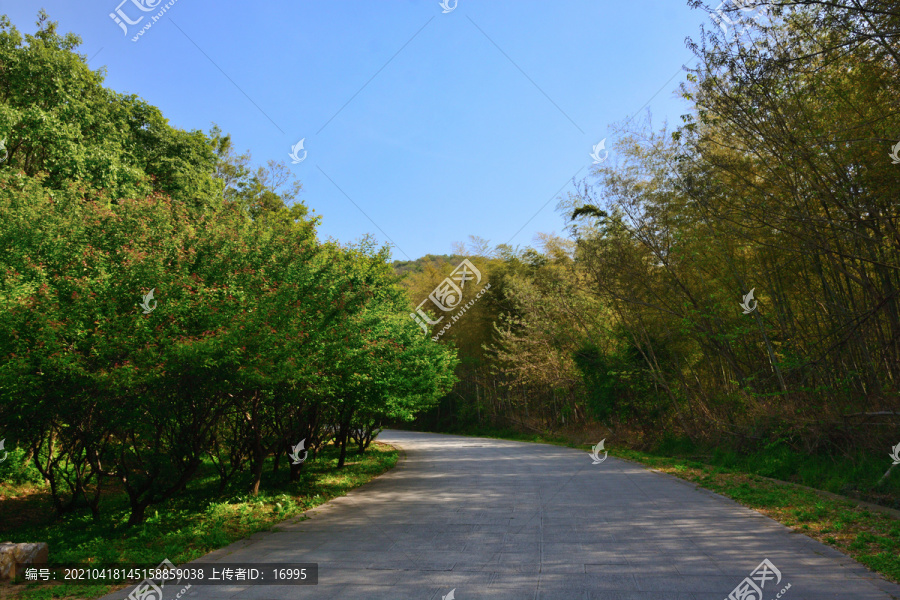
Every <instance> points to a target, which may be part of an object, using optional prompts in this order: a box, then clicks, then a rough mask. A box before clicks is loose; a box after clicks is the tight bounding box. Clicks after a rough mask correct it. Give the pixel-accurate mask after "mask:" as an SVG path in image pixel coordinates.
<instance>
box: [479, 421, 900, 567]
mask: <svg viewBox="0 0 900 600" xmlns="http://www.w3.org/2000/svg"><path fill="white" fill-rule="evenodd" d="M462 435H476V436H478V437H487V438H494V439H506V440H514V441H522V442H538V443H544V444H554V445H558V446H567V447H570V448H580V449H587V448H590V446H591V445H590V444H580V443H578V441H577V440H575V439H572V438H571V437H567V436H565V435H541V434H536V433H522V432H520V431H515V430H512V429H485V428H479V429H475V430H472V429H469V430H466V431H465V432H463V433H462ZM597 441H599V440H597ZM606 446H607V450H608V451H609V454H610V456H615V457H618V458H624V459H628V460H632V461H635V462H639V463H641V464H644V465H646V466H649V467H652V468H654V469H656V470H658V471H661V472H663V473H668V474H670V475H674V476H675V477H679V478H681V479H684V480H686V481H690V482H692V483H695V484H697V485H698V486H700V487H703V488H706V489H708V490H711V491H713V492H716V493H718V494H722V495H723V496H726V497H728V498H731V499H732V500H735V501H736V502H738V503H739V504H742V505H744V506H747V507H748V508H752V509H754V510H756V511H758V512H761V513H763V514H764V515H766V516H768V517H770V518H772V519H774V520H775V521H778V522H779V523H782V524H783V525H786V526H787V527H790V528H791V529H792V530H794V531H796V532H798V533H802V534H804V535H808V536H809V537H811V538H814V539H816V540H818V541H820V542H822V543H824V544H828V545H829V546H832V547H833V548H836V549H837V550H839V551H841V552H843V553H845V554H847V555H849V556H851V557H852V558H853V559H855V560H856V561H858V562H860V563H862V564H864V565H865V566H867V567H868V568H869V569H871V570H872V571H875V572H877V573H880V574H881V575H882V576H884V577H885V578H886V579H889V580H891V581H894V582H898V583H900V520H898V519H895V518H893V517H891V516H889V515H886V514H883V513H881V512H876V511H870V510H868V509H866V508H864V507H861V506H859V504H858V503H857V502H855V501H853V500H852V499H836V498H831V497H828V496H826V495H823V494H821V493H819V492H817V491H815V490H810V489H806V488H805V487H801V486H808V487H814V488H817V489H822V490H825V491H829V492H832V493H841V492H844V493H847V492H850V493H856V495H859V496H862V497H864V498H865V499H866V500H869V501H875V502H877V503H879V504H883V505H886V506H889V507H897V506H898V494H897V493H896V492H894V490H897V489H898V485H897V484H898V482H897V481H893V482H891V486H890V487H888V488H886V489H881V490H880V491H879V492H876V491H874V490H875V488H874V486H858V485H852V484H851V482H853V481H859V480H860V478H862V477H866V478H868V479H871V478H872V477H873V476H874V475H878V476H880V475H881V474H882V473H883V472H884V471H885V470H886V469H887V466H889V465H890V461H889V460H888V461H887V465H885V464H884V462H885V461H884V460H883V461H881V463H878V462H877V457H875V458H869V457H863V458H862V459H860V460H856V461H847V462H852V465H844V464H842V463H839V462H836V460H835V459H834V458H830V457H821V456H819V457H817V456H811V455H809V454H801V453H794V452H790V451H789V450H788V449H786V448H784V447H783V446H773V447H769V448H763V449H762V450H761V451H760V452H758V453H754V454H750V455H743V456H741V455H738V454H736V453H728V452H721V451H716V450H713V451H711V452H709V453H708V454H705V455H701V456H697V448H695V447H693V446H691V445H689V444H685V443H682V442H676V441H672V440H669V441H667V442H664V443H663V444H661V445H660V446H659V447H658V448H657V450H656V451H655V452H652V453H651V452H642V451H638V450H633V449H628V448H623V447H621V446H617V445H615V444H606ZM609 446H612V447H611V448H610V447H609ZM683 454H689V456H683ZM690 455H693V456H690ZM697 458H703V460H702V461H701V460H697ZM710 463H718V464H710ZM897 475H898V477H896V479H900V474H897ZM778 479H782V481H778ZM787 480H790V481H787ZM860 487H862V490H860Z"/></svg>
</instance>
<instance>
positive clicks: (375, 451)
mask: <svg viewBox="0 0 900 600" xmlns="http://www.w3.org/2000/svg"><path fill="white" fill-rule="evenodd" d="M397 459H398V452H397V450H395V449H394V448H392V447H391V446H388V445H386V444H381V443H378V442H375V443H373V444H372V446H371V447H370V448H369V449H368V450H367V451H366V452H365V454H362V455H356V454H354V453H353V452H350V453H349V454H348V461H347V463H346V464H345V466H344V468H343V469H341V470H338V469H337V450H336V449H334V448H333V447H331V446H330V445H329V446H328V447H327V448H325V449H324V450H323V451H321V452H320V453H319V455H318V456H317V457H316V459H315V460H313V461H310V462H309V463H307V465H306V466H305V468H304V470H303V471H302V472H301V479H300V480H299V481H296V482H291V483H288V482H286V481H284V479H286V474H285V471H286V466H285V465H284V464H282V467H281V472H280V473H278V474H277V475H278V478H275V477H273V475H272V473H271V469H269V468H267V469H266V477H264V479H263V482H262V486H261V488H260V493H259V495H258V496H256V497H251V496H249V495H247V494H246V493H244V492H241V491H239V490H242V489H246V486H247V481H245V480H241V481H235V482H234V483H233V484H232V485H231V487H230V489H229V490H227V491H226V492H225V493H224V494H218V493H217V492H218V478H217V476H216V473H215V472H214V470H213V469H212V468H210V467H209V465H207V466H206V467H207V468H205V469H204V470H203V471H202V473H201V476H200V477H198V478H197V479H196V480H195V481H194V482H192V484H191V485H190V486H189V488H188V489H187V490H186V492H185V493H184V494H182V495H181V496H179V497H178V498H176V499H172V500H170V501H169V502H166V503H164V504H161V505H159V506H153V507H150V508H149V509H148V512H147V516H148V518H147V520H146V522H145V523H143V524H142V525H140V526H136V527H132V528H126V527H125V525H124V523H125V521H126V520H127V517H128V505H127V498H126V497H125V496H124V494H121V493H118V494H115V495H114V496H111V497H108V498H106V499H105V500H104V504H102V505H101V511H102V513H101V517H102V519H101V520H100V521H94V520H93V519H92V518H91V515H90V512H79V513H76V514H72V515H67V516H65V517H64V518H61V519H59V520H52V519H51V517H52V508H51V504H50V499H49V495H48V494H47V492H46V490H45V489H43V488H42V487H39V486H35V485H29V484H23V485H17V486H11V485H8V484H0V500H2V502H0V538H2V541H13V542H35V541H41V542H47V543H48V544H49V546H50V560H51V562H52V563H54V564H73V563H79V564H83V563H94V564H109V565H112V564H121V563H137V564H147V565H157V564H159V563H160V562H162V560H163V559H166V558H168V559H169V560H170V561H172V562H173V563H174V564H176V565H180V564H183V563H185V562H188V561H191V560H194V559H197V558H199V557H201V556H203V555H205V554H207V553H209V552H212V551H213V550H217V549H218V548H222V547H224V546H227V545H228V544H231V543H232V542H235V541H237V540H240V539H243V538H245V537H247V536H250V535H252V534H254V533H258V532H261V531H270V530H272V529H273V528H275V527H276V526H277V525H278V523H281V522H282V521H285V520H286V519H291V518H296V517H298V516H300V515H301V513H303V512H304V511H307V510H309V509H311V508H314V507H316V506H319V505H320V504H323V503H325V502H327V501H328V500H330V499H332V498H334V497H337V496H342V495H344V494H346V493H347V492H348V491H349V490H351V489H353V488H356V487H359V486H360V485H363V484H364V483H366V482H368V481H370V480H372V479H374V478H375V477H377V476H378V475H380V474H382V473H384V472H385V471H387V470H389V469H391V468H392V467H393V466H394V465H396V463H397ZM300 518H303V517H302V516H300ZM118 587H121V586H118ZM115 589H116V587H114V586H109V585H94V586H86V585H79V586H73V585H71V584H55V585H53V584H51V585H48V584H37V583H29V584H9V583H5V584H2V585H0V599H4V600H5V599H16V600H49V599H51V598H97V597H100V596H102V595H104V594H107V593H109V592H111V591H114V590H115Z"/></svg>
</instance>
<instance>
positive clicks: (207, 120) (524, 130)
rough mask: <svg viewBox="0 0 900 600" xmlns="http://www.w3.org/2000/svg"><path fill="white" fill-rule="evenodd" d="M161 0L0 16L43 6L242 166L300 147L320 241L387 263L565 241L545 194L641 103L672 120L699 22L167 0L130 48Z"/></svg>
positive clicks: (497, 2) (131, 85) (487, 3)
mask: <svg viewBox="0 0 900 600" xmlns="http://www.w3.org/2000/svg"><path fill="white" fill-rule="evenodd" d="M142 1H143V2H144V3H145V4H149V5H150V6H155V7H156V8H154V9H153V10H152V11H150V12H142V11H141V10H139V9H138V8H137V7H136V6H135V4H133V2H136V3H140V2H142ZM166 1H169V0H163V1H161V2H160V0H126V2H125V3H124V4H122V5H121V7H120V10H121V11H122V12H123V13H124V14H125V15H127V16H128V18H129V19H130V20H132V21H135V20H137V19H138V17H139V16H144V18H143V20H142V21H141V22H140V23H139V24H137V25H131V26H129V27H128V35H125V34H124V33H123V31H122V29H120V28H119V26H118V25H116V23H115V22H114V21H113V20H112V19H111V18H110V16H109V14H110V13H112V12H114V11H115V9H116V8H117V6H119V2H121V0H88V1H83V2H72V1H71V0H46V1H42V2H33V1H31V0H25V1H22V0H15V1H14V2H7V1H3V2H0V12H3V13H5V14H7V15H8V16H9V17H10V19H11V20H12V22H13V24H14V25H16V27H18V28H19V29H20V30H21V31H23V32H27V33H32V32H33V31H34V29H35V25H34V21H35V19H36V15H37V11H38V10H39V9H40V8H41V7H43V8H45V9H46V10H47V12H48V13H49V14H50V17H51V19H53V20H55V21H58V22H59V24H60V29H61V30H62V31H63V32H68V31H72V32H74V33H76V34H78V35H80V36H81V37H82V39H83V45H82V47H81V49H80V52H81V53H82V54H85V55H87V56H88V57H90V61H89V64H90V65H91V67H92V68H99V67H106V69H107V71H108V72H107V78H106V85H107V86H108V87H111V88H113V89H115V90H116V91H119V92H123V93H134V94H137V95H139V96H141V97H142V98H144V99H145V100H147V101H148V102H150V103H151V104H154V105H156V106H158V107H159V108H160V109H161V110H162V111H163V114H164V115H165V116H166V117H167V118H168V119H169V122H170V123H171V124H172V125H173V126H176V127H179V128H183V129H202V130H204V131H208V130H209V128H210V126H211V124H212V123H213V122H215V123H216V124H218V125H219V126H220V127H221V128H222V129H223V130H224V131H225V132H228V133H231V134H232V138H233V140H234V143H235V146H236V148H237V149H238V150H241V151H242V150H249V151H250V152H251V154H252V156H253V161H254V162H255V163H258V164H264V163H265V162H266V161H267V160H268V159H275V160H284V161H286V162H287V163H288V164H291V163H290V158H289V157H288V153H289V152H290V150H291V146H292V145H294V144H296V143H297V142H298V141H299V140H300V139H301V138H305V142H304V149H305V150H306V151H307V153H308V154H307V155H306V158H305V160H303V162H301V163H299V164H296V165H291V168H292V169H293V170H294V172H295V173H296V174H297V176H298V177H299V179H300V180H301V181H302V183H303V187H304V191H303V194H302V199H303V200H304V201H305V202H306V203H307V205H308V206H309V207H310V208H311V209H313V210H314V211H315V213H316V214H318V215H321V216H322V218H323V222H322V226H321V228H320V232H321V234H322V236H323V237H333V238H336V239H338V240H341V241H345V242H348V241H353V240H357V239H359V238H360V237H361V236H363V235H365V234H366V233H372V234H374V235H375V236H376V238H377V239H379V240H380V241H383V242H387V241H388V238H389V239H390V240H392V241H393V243H394V244H395V247H394V248H393V257H394V258H395V259H400V260H405V259H407V258H409V259H415V258H417V257H420V256H422V255H425V254H428V253H432V254H448V253H450V252H451V251H452V249H453V243H454V242H460V241H466V240H467V239H468V237H469V235H476V236H479V237H481V238H484V239H487V240H490V242H491V243H492V244H500V243H511V244H513V245H522V246H525V245H531V244H533V243H534V239H535V235H536V234H537V233H539V232H543V233H551V232H554V233H557V234H559V233H562V231H563V227H564V225H565V223H564V219H563V218H562V216H561V215H560V214H558V213H557V212H556V211H555V206H556V203H557V199H558V198H559V196H560V195H564V194H565V193H567V192H568V191H572V190H573V186H572V184H571V180H572V178H573V177H575V178H576V179H581V178H584V177H587V176H588V175H589V173H590V170H591V167H592V163H593V161H592V159H591V157H590V152H591V147H592V146H593V145H594V144H596V143H597V142H599V141H600V140H601V139H603V138H608V139H607V142H606V148H607V149H610V148H611V146H612V144H613V139H614V136H613V135H612V130H611V129H610V128H609V126H610V125H611V124H613V123H616V122H621V121H623V120H626V119H628V118H629V117H631V116H632V115H634V114H635V113H637V112H638V111H639V110H640V109H641V107H643V106H644V105H645V104H646V105H647V106H646V108H647V109H650V111H651V112H652V115H653V121H654V124H655V125H657V126H658V125H661V124H662V122H663V120H664V119H668V120H669V122H670V123H671V124H672V125H675V124H677V123H678V122H680V119H679V116H680V115H681V114H682V113H684V112H686V111H687V107H686V105H685V104H684V102H683V101H682V100H680V99H678V98H676V97H675V95H674V93H673V92H674V90H676V89H677V86H678V84H679V83H680V82H681V81H682V80H683V79H684V75H685V74H684V72H683V71H682V70H681V67H682V65H685V64H689V63H690V64H693V56H692V55H691V53H690V51H689V50H688V49H687V48H686V46H685V38H686V37H687V36H691V37H693V38H695V39H696V38H698V37H699V28H700V24H701V23H703V24H705V25H706V27H707V28H709V27H710V26H711V23H710V21H709V17H708V15H706V14H705V13H703V12H700V11H693V10H690V9H689V8H688V7H687V6H686V2H685V0H620V1H612V0H553V1H552V2H550V1H544V2H536V1H516V2H514V1H507V0H458V3H457V4H456V8H455V9H454V10H452V11H451V12H449V13H446V14H444V13H443V12H442V8H441V5H440V3H439V2H438V0H397V1H391V2H387V1H379V2H375V1H366V2H363V1H345V2H334V1H332V2H326V1H324V0H284V1H281V0H266V1H265V2H238V1H236V0H219V1H217V2H211V1H202V0H175V3H174V5H172V6H171V7H170V8H169V9H168V10H167V11H166V12H165V14H164V15H163V16H162V17H161V18H160V19H159V20H158V22H156V23H155V24H154V25H153V26H152V27H151V28H150V29H148V30H147V31H146V32H145V33H144V34H143V35H142V36H141V37H140V38H139V39H138V41H137V42H132V41H131V39H132V37H133V35H134V34H136V33H137V31H138V30H139V29H140V27H141V26H143V25H144V24H145V23H147V22H148V21H149V20H150V16H152V15H156V14H157V13H158V12H159V10H161V8H162V6H164V5H165V4H166ZM157 3H159V6H157ZM449 5H450V6H452V5H453V3H452V1H450V4H449ZM673 76H674V78H673ZM645 110H646V109H645ZM301 156H302V153H301ZM614 158H615V157H614V156H611V157H610V159H609V160H614ZM366 215H368V217H367V216H366ZM370 219H371V220H370Z"/></svg>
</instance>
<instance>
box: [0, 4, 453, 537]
mask: <svg viewBox="0 0 900 600" xmlns="http://www.w3.org/2000/svg"><path fill="white" fill-rule="evenodd" d="M40 19H41V20H40V21H39V25H40V29H39V31H38V32H37V33H36V34H35V35H34V36H25V38H24V39H23V38H22V36H20V35H19V33H18V32H17V31H16V29H15V28H14V27H11V26H10V24H9V21H8V19H6V18H5V17H3V18H0V65H2V69H0V136H5V137H4V139H5V140H6V145H7V148H8V157H7V160H6V161H4V162H2V163H0V247H2V248H3V249H4V252H3V253H2V255H0V422H2V423H3V424H4V432H3V434H2V435H3V436H5V438H6V446H7V448H9V449H12V450H14V452H13V453H12V454H11V456H12V457H13V459H14V460H15V463H14V464H15V465H16V466H15V467H13V466H7V467H4V470H2V471H0V474H3V475H4V477H7V478H9V479H13V480H16V481H19V480H22V479H23V478H25V479H26V480H27V479H34V475H33V471H35V470H36V471H37V472H39V473H40V477H41V478H42V479H43V480H44V481H45V482H46V484H47V486H48V488H49V492H50V496H51V498H52V501H53V506H54V508H55V511H56V513H57V514H58V515H64V514H67V513H70V512H73V511H75V512H77V511H78V510H79V509H81V508H82V507H83V506H87V507H89V508H90V510H91V512H92V514H93V517H94V518H95V519H99V518H100V515H101V504H103V501H104V499H105V498H107V497H108V494H107V493H106V492H107V490H110V489H123V490H124V492H125V494H126V496H127V497H128V501H129V506H130V515H129V521H128V522H129V524H130V525H139V524H141V523H142V522H144V520H145V519H146V515H147V509H148V508H149V507H150V506H153V505H157V504H161V503H164V502H166V501H168V500H170V499H172V498H175V497H178V496H180V495H182V494H183V493H185V490H186V489H187V488H188V486H189V484H190V482H191V481H192V480H193V479H195V478H196V477H197V476H198V470H199V469H200V467H201V465H203V464H204V461H207V460H209V461H212V464H213V465H214V466H215V468H216V470H217V472H218V473H219V477H220V482H219V486H220V489H226V488H227V487H228V485H229V484H230V481H231V480H232V479H233V478H235V477H238V478H243V477H244V475H246V474H248V473H249V474H250V480H249V484H248V485H249V488H248V489H249V493H251V494H258V493H259V492H260V486H261V485H262V481H263V465H264V464H271V466H272V469H273V470H275V471H277V470H278V468H279V464H280V463H281V459H282V458H283V457H285V455H286V454H287V453H288V452H289V451H290V450H291V449H292V448H294V447H295V446H297V444H298V443H300V442H301V441H302V442H304V444H305V449H309V453H310V461H313V460H315V457H316V455H317V454H318V453H319V452H320V451H321V447H322V445H323V444H324V443H326V442H327V441H328V440H329V439H330V437H331V435H332V433H333V432H336V433H337V434H338V436H339V440H338V443H339V446H340V448H341V455H340V459H339V464H338V467H342V466H343V465H344V457H345V454H346V446H347V443H348V439H349V432H350V428H351V426H353V427H356V428H357V429H359V428H362V432H361V433H360V435H361V436H362V438H363V440H362V443H361V444H360V446H359V447H360V450H365V447H366V446H368V443H369V442H371V433H372V431H373V430H374V429H373V428H377V427H378V426H379V425H380V424H381V423H384V422H385V421H386V420H387V419H407V420H408V419H410V418H412V417H413V416H414V415H415V414H416V413H417V412H418V411H420V410H422V409H424V408H427V407H428V406H430V405H431V404H432V403H433V402H434V401H435V400H436V399H437V398H439V397H440V396H442V395H443V394H444V393H445V392H446V390H447V389H449V387H450V386H451V385H452V384H453V381H454V376H453V369H454V367H455V364H456V362H455V356H454V352H453V351H452V350H449V349H447V348H444V347H442V346H439V345H436V344H434V343H432V342H431V341H430V340H427V339H426V338H424V337H423V336H422V335H421V331H420V330H419V328H418V327H417V326H416V325H415V324H414V323H412V322H410V321H409V320H408V319H406V318H404V313H405V312H406V302H405V297H404V296H403V292H402V289H401V288H400V286H399V284H398V283H397V280H396V277H395V276H394V275H393V273H392V272H391V269H390V267H389V266H388V265H387V256H388V254H387V250H386V249H378V248H376V247H375V246H374V244H373V243H371V242H370V241H369V240H364V241H363V242H361V243H360V244H358V245H340V244H337V243H333V242H321V241H320V240H318V238H317V235H316V226H317V224H318V219H315V218H309V217H308V215H307V210H306V207H305V206H304V205H303V204H302V203H301V202H299V201H298V196H299V192H300V190H301V186H300V183H299V182H298V181H296V180H295V179H294V177H293V176H292V175H291V174H290V171H289V170H288V169H287V167H286V166H285V165H284V164H279V163H274V162H270V163H269V164H268V165H267V167H265V168H264V167H257V168H253V166H252V165H251V162H250V160H251V159H250V157H249V155H248V154H246V153H245V154H237V153H236V152H235V151H234V148H233V145H232V141H231V138H230V137H229V136H228V135H225V134H223V133H222V132H221V130H219V129H218V128H217V127H213V129H212V131H211V132H210V133H209V134H208V135H207V134H204V133H202V132H199V131H193V132H185V131H181V130H178V129H175V128H173V127H171V126H169V125H168V124H167V122H166V120H165V119H164V118H163V116H162V114H161V113H160V111H159V110H158V109H157V108H155V107H152V106H150V105H148V104H146V103H145V102H143V101H142V100H140V99H138V98H136V97H133V96H132V97H126V96H122V95H119V94H116V93H115V92H112V91H111V90H108V89H106V88H104V87H103V86H102V74H101V73H100V72H92V71H90V70H89V69H87V66H86V64H85V60H84V57H83V56H81V55H78V54H76V53H75V52H74V49H75V48H76V47H77V45H78V43H79V40H78V38H77V37H75V36H73V35H71V34H70V35H66V36H60V35H59V34H57V33H56V24H55V23H53V22H48V21H47V20H46V15H44V13H43V12H42V13H41V14H40ZM35 98H39V99H40V100H39V101H35ZM357 441H358V442H359V439H358V438H357ZM270 458H271V459H272V460H269V459H270ZM305 464H306V463H303V462H296V461H293V460H292V461H291V464H290V465H289V467H288V468H287V469H284V471H285V477H286V478H287V479H288V480H290V481H299V480H300V479H301V471H302V469H303V468H304V466H305Z"/></svg>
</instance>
